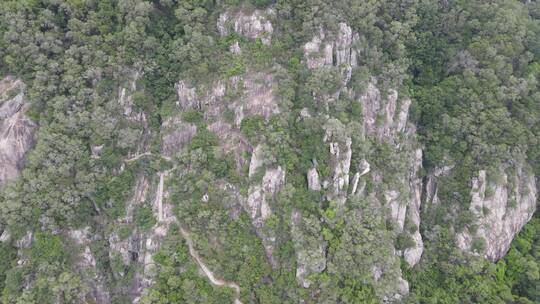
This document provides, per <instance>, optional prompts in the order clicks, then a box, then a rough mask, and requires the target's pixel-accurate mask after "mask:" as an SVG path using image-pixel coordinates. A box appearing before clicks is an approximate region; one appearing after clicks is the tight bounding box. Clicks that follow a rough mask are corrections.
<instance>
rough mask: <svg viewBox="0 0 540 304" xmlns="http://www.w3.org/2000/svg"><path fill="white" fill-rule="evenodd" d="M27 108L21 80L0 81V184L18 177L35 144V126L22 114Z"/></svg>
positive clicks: (6, 78)
mask: <svg viewBox="0 0 540 304" xmlns="http://www.w3.org/2000/svg"><path fill="white" fill-rule="evenodd" d="M28 105H29V104H28V101H27V100H26V97H25V85H24V83H23V82H22V81H21V80H18V79H14V78H13V77H10V76H8V77H5V78H3V79H2V80H1V81H0V167H2V170H1V172H0V184H3V183H5V182H7V181H8V180H13V179H14V178H16V177H17V176H18V175H19V173H20V171H21V170H22V168H23V167H24V159H25V155H26V152H28V150H30V149H31V148H32V146H33V144H34V132H35V129H36V124H35V123H34V122H32V121H31V120H30V119H29V118H27V117H26V116H25V114H24V113H25V112H26V110H27V108H28Z"/></svg>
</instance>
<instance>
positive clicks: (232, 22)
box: [217, 8, 274, 45]
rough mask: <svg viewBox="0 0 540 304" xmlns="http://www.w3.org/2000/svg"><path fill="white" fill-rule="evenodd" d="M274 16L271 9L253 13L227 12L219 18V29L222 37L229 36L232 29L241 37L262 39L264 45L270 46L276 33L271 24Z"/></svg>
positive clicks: (241, 11)
mask: <svg viewBox="0 0 540 304" xmlns="http://www.w3.org/2000/svg"><path fill="white" fill-rule="evenodd" d="M273 15H274V11H273V10H272V9H270V8H268V9H266V10H259V9H257V10H254V11H251V12H247V11H245V10H239V11H238V12H236V13H231V12H225V13H223V14H221V15H220V16H219V19H218V22H217V28H218V31H219V33H220V34H221V36H225V35H227V34H228V33H229V32H230V30H231V29H232V30H234V32H236V33H237V34H239V35H241V36H244V37H246V38H249V39H257V38H260V39H261V41H262V43H264V44H266V45H269V44H270V43H271V41H272V33H273V32H274V28H273V26H272V23H271V18H272V17H273Z"/></svg>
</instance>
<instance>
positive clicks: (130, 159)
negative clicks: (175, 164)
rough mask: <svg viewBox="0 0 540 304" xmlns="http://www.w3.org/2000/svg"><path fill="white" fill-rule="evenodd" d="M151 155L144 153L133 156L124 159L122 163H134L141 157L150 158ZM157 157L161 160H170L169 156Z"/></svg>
mask: <svg viewBox="0 0 540 304" xmlns="http://www.w3.org/2000/svg"><path fill="white" fill-rule="evenodd" d="M151 155H153V154H152V152H144V153H141V154H137V155H135V156H133V157H131V158H128V159H124V162H126V163H129V162H132V161H136V160H138V159H139V158H141V157H144V156H151ZM158 156H159V157H161V158H163V159H164V160H171V158H170V157H169V156H164V155H158Z"/></svg>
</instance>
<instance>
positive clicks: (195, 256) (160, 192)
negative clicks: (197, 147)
mask: <svg viewBox="0 0 540 304" xmlns="http://www.w3.org/2000/svg"><path fill="white" fill-rule="evenodd" d="M143 155H151V153H150V152H147V153H143V154H139V155H138V156H137V159H138V158H140V157H142V156H143ZM164 158H165V157H164ZM126 161H129V160H126ZM175 169H176V166H175V167H173V168H171V169H169V170H167V171H162V172H159V173H158V175H159V184H158V187H157V190H156V199H155V201H154V204H155V206H157V207H158V222H163V221H165V217H164V214H163V189H164V184H165V178H166V177H167V176H168V175H169V173H170V172H171V171H173V170H175ZM175 220H176V218H175ZM179 226H180V233H181V234H182V237H183V238H184V239H185V240H186V244H187V246H188V249H189V255H191V257H192V258H193V259H194V260H195V262H197V265H198V266H199V268H200V269H201V270H202V272H203V273H204V275H205V276H206V277H207V278H208V280H210V283H212V285H215V286H225V287H229V288H232V289H234V291H235V292H236V298H235V299H234V304H242V302H241V301H240V286H238V284H236V283H234V282H229V281H226V280H221V279H218V278H216V276H215V275H214V273H213V272H212V271H211V270H210V269H209V268H208V266H206V264H204V262H203V260H202V259H201V257H200V256H199V254H198V253H197V251H196V250H195V248H194V247H193V240H192V239H191V237H190V235H189V233H188V232H187V231H186V230H185V229H184V228H182V227H181V225H179Z"/></svg>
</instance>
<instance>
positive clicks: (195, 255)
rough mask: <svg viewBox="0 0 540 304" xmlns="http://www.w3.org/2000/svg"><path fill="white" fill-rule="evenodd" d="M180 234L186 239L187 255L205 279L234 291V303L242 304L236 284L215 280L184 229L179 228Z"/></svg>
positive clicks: (238, 287)
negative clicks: (194, 262) (195, 263)
mask: <svg viewBox="0 0 540 304" xmlns="http://www.w3.org/2000/svg"><path fill="white" fill-rule="evenodd" d="M180 233H182V236H183V237H184V238H185V239H186V243H187V245H188V248H189V254H190V255H191V256H192V257H193V258H194V259H195V261H196V262H197V264H198V265H199V267H200V268H201V270H202V271H203V272H204V274H205V275H206V277H208V279H209V280H210V282H211V283H212V284H213V285H216V286H226V287H229V288H232V289H234V290H235V291H236V299H235V300H234V303H235V304H242V302H241V301H240V299H239V297H240V286H238V284H236V283H234V282H230V281H225V280H221V279H218V278H216V277H215V275H214V273H213V272H212V271H211V270H210V269H208V266H206V264H204V262H203V261H202V259H201V258H200V257H199V254H198V253H197V251H195V248H193V241H192V240H191V237H190V236H189V233H188V232H187V231H186V230H184V228H180Z"/></svg>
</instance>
